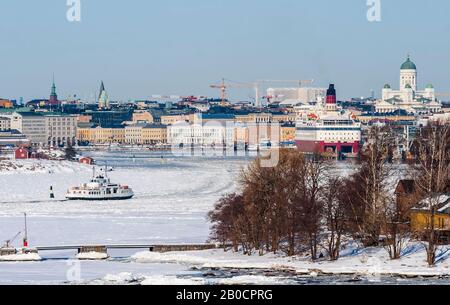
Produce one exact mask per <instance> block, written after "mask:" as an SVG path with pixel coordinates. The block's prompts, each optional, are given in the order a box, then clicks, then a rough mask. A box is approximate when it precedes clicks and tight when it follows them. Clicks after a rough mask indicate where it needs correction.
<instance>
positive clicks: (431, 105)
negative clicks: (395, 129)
mask: <svg viewBox="0 0 450 305" xmlns="http://www.w3.org/2000/svg"><path fill="white" fill-rule="evenodd" d="M441 108H442V105H441V104H440V103H439V102H437V100H436V94H435V90H434V87H433V85H431V84H428V85H427V86H426V88H425V89H424V90H418V73H417V67H416V65H415V64H414V63H413V62H412V61H411V59H410V58H409V57H408V58H407V60H406V61H405V62H404V63H403V64H402V66H401V68H400V88H399V89H398V90H394V89H392V88H391V85H389V84H386V85H385V86H384V88H383V90H382V99H381V100H380V101H378V102H376V103H375V111H376V112H378V113H391V112H394V111H397V110H404V111H406V112H408V113H413V114H416V113H430V112H439V111H441Z"/></svg>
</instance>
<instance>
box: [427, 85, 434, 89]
mask: <svg viewBox="0 0 450 305" xmlns="http://www.w3.org/2000/svg"><path fill="white" fill-rule="evenodd" d="M426 89H434V86H433V85H432V84H428V85H427V86H426Z"/></svg>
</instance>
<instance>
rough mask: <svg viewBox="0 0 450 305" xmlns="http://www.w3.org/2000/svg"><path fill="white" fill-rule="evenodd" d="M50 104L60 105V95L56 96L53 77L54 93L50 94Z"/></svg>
mask: <svg viewBox="0 0 450 305" xmlns="http://www.w3.org/2000/svg"><path fill="white" fill-rule="evenodd" d="M49 104H50V105H56V104H58V95H57V94H56V85H55V76H53V84H52V91H51V93H50V99H49Z"/></svg>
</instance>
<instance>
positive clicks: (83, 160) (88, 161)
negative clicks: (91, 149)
mask: <svg viewBox="0 0 450 305" xmlns="http://www.w3.org/2000/svg"><path fill="white" fill-rule="evenodd" d="M79 161H80V163H82V164H88V165H92V164H94V159H92V158H90V157H81V158H80V160H79Z"/></svg>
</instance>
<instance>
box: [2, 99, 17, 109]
mask: <svg viewBox="0 0 450 305" xmlns="http://www.w3.org/2000/svg"><path fill="white" fill-rule="evenodd" d="M13 107H14V104H13V102H12V101H10V100H3V99H0V108H13Z"/></svg>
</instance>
